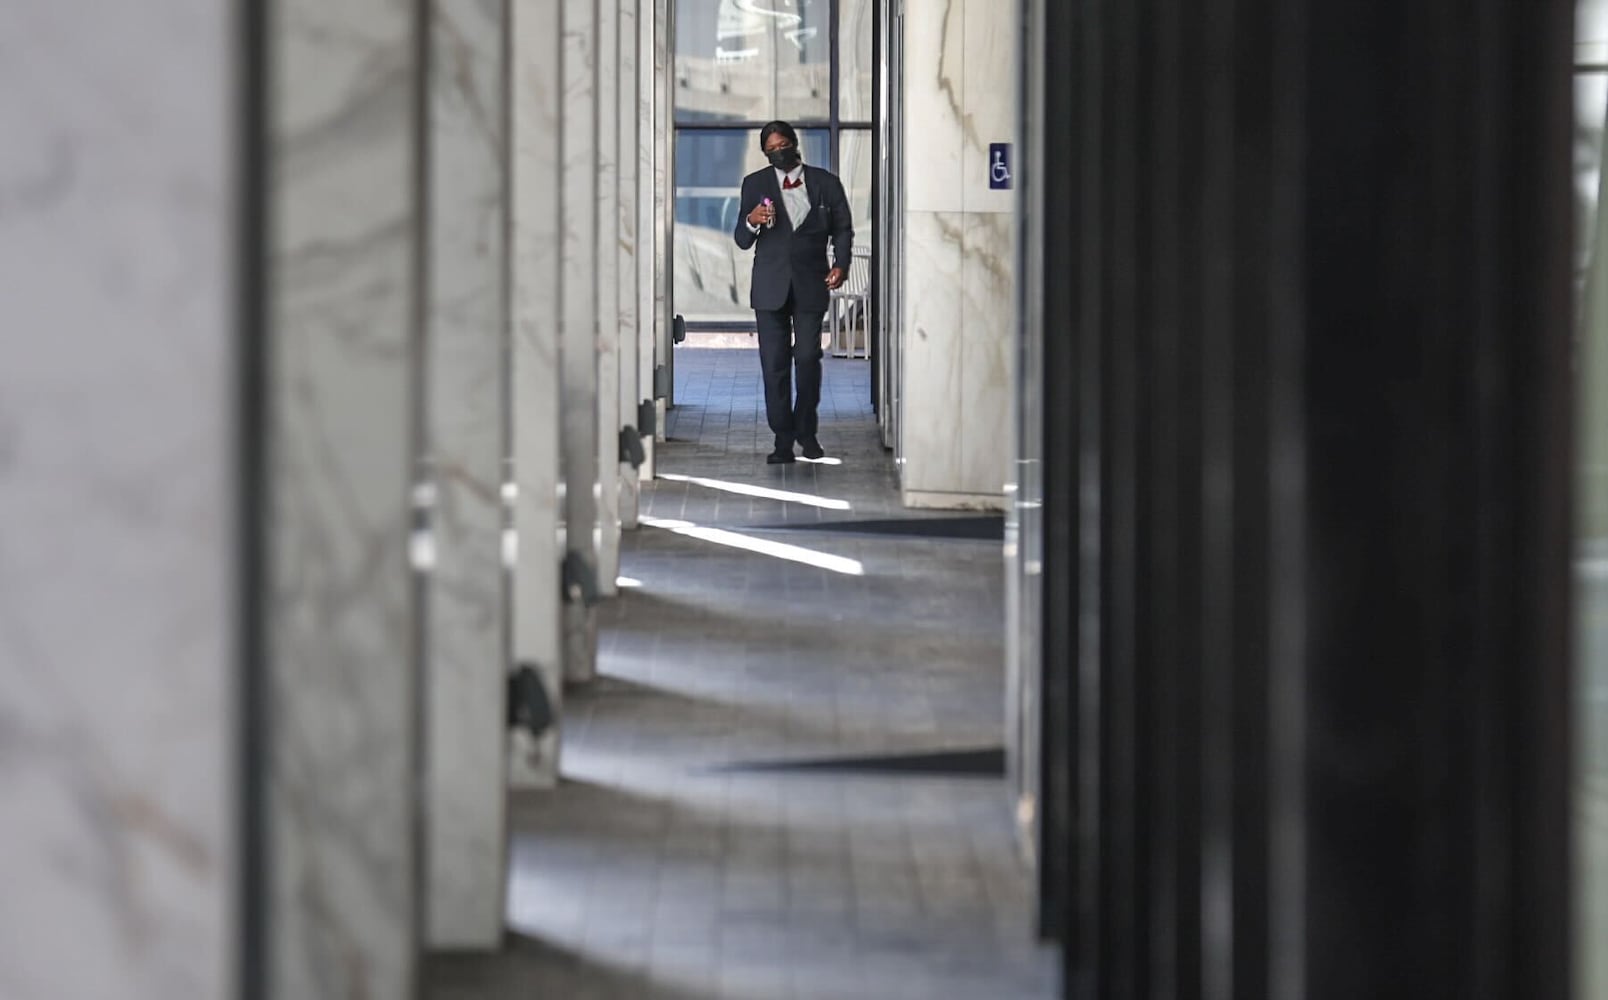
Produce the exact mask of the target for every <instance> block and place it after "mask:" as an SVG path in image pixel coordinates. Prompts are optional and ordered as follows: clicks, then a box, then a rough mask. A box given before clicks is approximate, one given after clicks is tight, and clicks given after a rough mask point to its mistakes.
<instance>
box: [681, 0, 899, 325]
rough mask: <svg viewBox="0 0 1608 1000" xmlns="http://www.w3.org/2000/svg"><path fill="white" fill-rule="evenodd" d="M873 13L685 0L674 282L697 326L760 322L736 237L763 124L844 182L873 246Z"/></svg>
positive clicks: (804, 4)
mask: <svg viewBox="0 0 1608 1000" xmlns="http://www.w3.org/2000/svg"><path fill="white" fill-rule="evenodd" d="M873 16H874V5H873V4H872V2H871V0H677V3H676V23H675V49H676V52H675V79H674V101H675V122H676V159H675V234H674V238H673V241H672V242H673V245H674V247H675V250H674V262H673V266H674V271H673V278H672V280H673V292H674V296H675V310H676V312H678V313H680V314H681V315H682V316H684V317H686V319H687V322H688V323H689V324H693V325H705V326H707V325H710V324H719V323H734V322H735V323H743V324H751V323H752V321H753V312H752V311H751V310H750V309H749V308H748V287H749V282H750V276H751V267H752V263H751V257H750V255H749V254H748V253H744V252H742V251H739V250H738V249H737V247H736V245H735V244H734V243H733V242H732V238H731V234H732V229H733V227H734V226H735V225H736V222H737V210H738V209H737V198H738V195H739V193H740V190H741V186H742V179H743V176H744V175H745V174H747V173H750V172H752V171H754V170H757V169H759V168H760V167H761V166H764V164H765V160H764V157H763V156H762V155H761V154H760V151H759V128H760V126H761V125H763V124H764V123H765V122H768V121H770V120H772V119H775V118H781V119H785V120H787V121H789V122H791V123H792V124H793V126H794V128H796V129H798V131H799V138H800V142H801V144H802V146H803V152H804V161H805V162H806V163H810V164H813V165H815V166H818V167H825V168H827V169H829V170H831V171H832V172H834V173H836V174H838V175H839V176H840V177H842V178H843V185H844V187H845V189H846V190H847V193H848V196H849V208H850V211H851V212H852V213H853V215H854V228H855V243H856V244H857V245H859V246H863V247H869V246H871V133H870V130H869V126H870V122H871V109H872V104H873V95H872V91H871V59H872V54H871V29H872V23H871V18H872V17H873ZM834 18H835V20H834ZM834 24H835V25H836V30H835V31H834V30H833V26H834ZM834 45H835V46H837V47H838V48H837V52H836V58H834V54H833V47H834ZM834 77H835V78H834ZM834 95H836V98H837V101H836V104H834V102H833V97H834Z"/></svg>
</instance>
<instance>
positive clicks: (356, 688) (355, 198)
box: [125, 0, 421, 1000]
mask: <svg viewBox="0 0 1608 1000" xmlns="http://www.w3.org/2000/svg"><path fill="white" fill-rule="evenodd" d="M420 27H421V26H420V24H419V19H418V17H417V12H416V10H415V7H414V5H413V4H412V3H409V2H407V0H348V2H345V3H341V4H328V3H324V2H321V0H281V2H279V3H276V4H274V5H272V7H271V23H270V32H271V37H272V40H271V44H270V50H271V52H272V53H273V59H274V65H273V68H272V73H271V79H272V80H273V81H274V90H273V93H272V95H271V100H270V102H269V106H270V108H271V109H272V113H273V120H272V123H271V130H272V143H273V162H272V183H273V195H272V198H271V205H270V211H271V215H272V227H271V230H270V231H271V232H272V233H273V235H274V237H275V241H274V244H273V246H272V248H271V254H272V259H271V265H270V266H271V275H270V283H271V291H270V303H269V336H270V338H271V350H270V357H271V367H270V371H269V379H270V382H269V392H268V400H267V406H268V416H269V421H270V423H271V438H270V443H271V451H270V464H269V473H268V485H269V491H270V496H269V502H270V503H271V505H272V513H271V516H270V518H269V520H268V522H267V524H268V525H270V526H271V528H272V536H271V537H270V539H269V543H268V547H267V551H268V560H269V567H268V571H267V572H268V579H267V581H266V592H267V600H268V601H269V608H268V612H267V613H268V616H269V620H268V650H269V659H268V663H269V672H270V677H269V685H270V690H271V695H272V707H271V714H270V720H271V724H272V729H271V733H270V755H271V757H270V776H269V789H268V793H267V794H268V802H267V803H266V810H267V814H268V815H269V816H270V817H271V820H270V838H271V843H270V846H269V849H270V856H271V858H272V865H271V873H272V886H271V894H272V901H271V913H270V914H269V918H270V926H271V928H272V938H271V940H272V943H273V955H272V958H271V963H270V966H271V968H270V975H271V985H270V991H271V994H272V995H273V996H274V997H276V998H282V1000H322V998H341V1000H349V998H358V997H363V998H376V1000H381V998H391V997H405V996H409V995H411V993H412V991H413V986H414V978H415V975H414V965H415V951H416V946H417V941H418V933H417V927H416V926H415V925H416V918H415V912H416V908H415V907H416V900H417V890H418V886H417V882H418V866H419V858H418V845H417V837H416V829H415V827H416V823H417V819H418V803H417V779H418V770H419V757H418V747H419V733H418V732H417V729H416V720H417V718H418V715H419V711H418V709H419V703H418V698H419V685H418V683H417V677H416V671H417V662H418V661H417V651H416V649H415V648H414V641H413V634H414V615H415V608H414V605H413V599H412V590H413V582H412V577H411V571H410V569H409V565H408V561H407V540H408V537H409V532H410V520H411V509H410V502H409V494H410V491H409V488H408V486H409V483H410V481H411V479H412V477H413V472H414V468H413V460H414V455H415V452H416V444H417V442H415V441H414V440H413V432H412V426H413V415H414V414H415V412H416V407H417V406H418V405H419V402H420V401H419V400H417V399H415V398H414V393H413V385H414V379H415V371H416V369H415V365H416V364H417V363H418V360H419V359H418V358H417V357H416V356H415V353H414V344H415V342H416V332H417V322H418V316H417V313H416V308H415V304H414V303H415V289H416V288H417V287H418V282H419V279H420V275H418V274H417V273H416V265H415V252H416V248H417V240H418V232H419V225H418V224H419V218H418V205H419V202H420V198H419V195H420V192H419V191H418V189H417V174H418V170H417V160H416V157H417V149H418V141H417V140H418V135H417V129H416V126H417V122H416V120H415V107H416V102H415V95H416V90H415V88H416V87H417V86H418V85H419V67H418V65H417V45H416V41H417V38H418V35H417V32H418V31H419V30H420ZM125 44H126V43H125Z"/></svg>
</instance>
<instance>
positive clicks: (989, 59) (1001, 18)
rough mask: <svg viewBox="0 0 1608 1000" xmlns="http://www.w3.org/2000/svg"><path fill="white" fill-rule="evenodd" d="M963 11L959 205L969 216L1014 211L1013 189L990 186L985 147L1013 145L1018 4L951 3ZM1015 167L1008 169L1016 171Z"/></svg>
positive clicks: (969, 0)
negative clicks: (962, 140) (959, 4)
mask: <svg viewBox="0 0 1608 1000" xmlns="http://www.w3.org/2000/svg"><path fill="white" fill-rule="evenodd" d="M953 2H955V3H961V2H964V3H965V6H966V13H965V17H964V18H963V22H964V25H965V27H964V38H963V39H962V43H961V44H962V49H963V52H964V59H965V62H966V70H965V74H964V75H965V79H964V81H963V82H962V87H961V93H962V98H961V107H962V108H964V110H965V115H964V118H963V121H964V123H965V127H964V128H963V129H962V135H963V137H964V139H965V144H964V145H963V146H961V152H960V167H961V170H960V176H961V188H960V189H961V205H962V207H963V208H964V209H965V210H966V211H968V212H999V213H1002V214H1006V215H1011V214H1014V213H1015V212H1016V188H1014V187H1013V188H1012V189H1011V190H995V189H993V188H991V187H989V159H988V155H989V153H988V147H989V145H990V144H992V143H996V142H1008V143H1011V144H1012V146H1011V149H1012V152H1013V153H1019V151H1020V143H1018V142H1017V141H1016V101H1017V79H1016V78H1017V63H1016V31H1017V25H1018V24H1019V23H1020V18H1019V17H1017V15H1016V11H1017V8H1018V7H1019V6H1020V0H1007V2H1005V3H1000V2H998V0H994V2H985V0H953ZM1015 168H1016V164H1015V163H1012V164H1011V169H1013V170H1014V169H1015Z"/></svg>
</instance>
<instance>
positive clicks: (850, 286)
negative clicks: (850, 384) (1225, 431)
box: [827, 247, 871, 358]
mask: <svg viewBox="0 0 1608 1000" xmlns="http://www.w3.org/2000/svg"><path fill="white" fill-rule="evenodd" d="M870 296H871V248H870V247H855V248H854V255H853V258H852V259H851V260H850V262H849V276H848V278H847V279H846V280H845V281H844V282H843V285H842V287H840V288H838V289H837V290H836V291H834V292H833V293H832V302H831V306H830V307H829V308H828V309H827V319H828V322H829V324H830V329H831V334H832V340H831V344H832V348H831V350H832V356H833V357H834V358H869V357H870V356H871V349H870V346H869V341H870V337H869V336H868V335H867V332H866V327H867V325H868V323H867V320H866V317H867V313H868V309H869V305H870ZM857 332H858V335H857Z"/></svg>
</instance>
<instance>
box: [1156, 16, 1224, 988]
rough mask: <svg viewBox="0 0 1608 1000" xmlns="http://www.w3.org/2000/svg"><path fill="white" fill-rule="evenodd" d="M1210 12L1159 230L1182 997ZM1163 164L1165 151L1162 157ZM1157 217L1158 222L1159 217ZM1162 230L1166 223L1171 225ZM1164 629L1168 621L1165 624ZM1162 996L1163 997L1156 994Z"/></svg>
mask: <svg viewBox="0 0 1608 1000" xmlns="http://www.w3.org/2000/svg"><path fill="white" fill-rule="evenodd" d="M1210 16H1211V14H1210V11H1209V10H1207V9H1206V7H1205V6H1204V5H1201V4H1187V5H1183V6H1182V7H1180V8H1179V10H1178V18H1179V22H1180V23H1179V28H1178V32H1179V36H1180V41H1179V51H1178V62H1177V67H1178V81H1179V82H1178V88H1179V89H1178V92H1177V94H1176V95H1174V97H1175V100H1176V101H1177V104H1178V123H1177V128H1178V141H1177V155H1176V157H1175V158H1173V159H1172V166H1171V169H1170V170H1169V171H1168V174H1169V176H1168V184H1167V186H1168V188H1169V189H1171V190H1173V191H1176V198H1177V205H1178V211H1177V214H1176V216H1175V217H1174V218H1173V219H1172V220H1170V222H1171V228H1170V231H1169V232H1168V233H1166V234H1163V233H1160V232H1158V235H1157V240H1158V242H1159V241H1161V240H1164V239H1169V238H1170V239H1171V241H1172V242H1173V244H1174V246H1175V247H1176V250H1175V251H1174V257H1175V261H1176V264H1175V266H1176V268H1177V272H1176V273H1177V284H1178V320H1177V324H1178V327H1177V331H1176V335H1175V337H1174V338H1173V343H1174V345H1175V350H1176V352H1177V365H1176V370H1175V375H1174V377H1173V379H1172V380H1171V383H1170V386H1171V395H1172V399H1173V402H1172V406H1173V408H1174V409H1175V410H1176V412H1177V414H1178V417H1177V420H1178V442H1177V448H1176V457H1175V461H1176V463H1177V471H1176V491H1177V506H1178V541H1177V560H1178V580H1177V592H1176V595H1175V597H1174V609H1175V610H1174V617H1173V619H1172V621H1171V623H1170V624H1171V626H1172V628H1173V630H1174V631H1175V633H1176V635H1177V645H1176V650H1177V651H1176V654H1175V656H1176V661H1175V663H1174V665H1173V666H1174V669H1173V675H1172V684H1171V692H1170V694H1171V697H1172V699H1173V702H1174V706H1175V708H1174V712H1173V716H1172V719H1173V728H1172V732H1171V734H1170V735H1171V741H1172V744H1173V747H1174V749H1175V759H1174V763H1173V767H1174V769H1175V771H1174V779H1173V782H1172V786H1171V788H1170V789H1169V791H1170V796H1171V798H1173V800H1174V801H1175V809H1176V812H1177V839H1176V857H1175V860H1174V862H1173V864H1174V867H1175V872H1176V875H1175V878H1176V884H1177V902H1176V904H1175V908H1176V917H1175V921H1174V923H1175V926H1176V931H1175V935H1176V940H1177V946H1176V947H1177V959H1176V964H1177V974H1176V992H1175V993H1173V994H1172V996H1175V997H1178V998H1181V1000H1197V998H1199V997H1201V996H1202V969H1203V967H1202V962H1203V955H1202V950H1201V949H1202V936H1201V928H1202V913H1201V899H1202V897H1201V845H1202V836H1201V832H1202V828H1201V801H1202V794H1203V791H1204V784H1203V783H1204V772H1203V770H1202V766H1201V762H1202V752H1203V746H1202V742H1201V740H1202V732H1203V731H1202V727H1201V722H1202V710H1201V705H1202V702H1201V698H1202V692H1203V686H1202V683H1201V664H1202V657H1201V649H1202V641H1203V636H1204V632H1203V628H1204V618H1203V613H1204V604H1203V601H1202V594H1203V592H1204V590H1203V580H1204V577H1203V575H1202V574H1203V572H1204V563H1203V551H1204V550H1203V543H1204V537H1205V536H1204V524H1203V520H1202V517H1203V512H1204V503H1205V495H1206V494H1205V466H1204V461H1203V457H1204V454H1205V449H1204V444H1205V437H1204V427H1205V420H1204V415H1205V410H1204V406H1205V394H1204V387H1203V384H1202V381H1201V371H1202V356H1201V344H1202V336H1201V325H1200V318H1201V316H1202V314H1203V304H1204V302H1205V297H1204V296H1205V271H1204V268H1203V266H1202V265H1203V262H1204V260H1205V253H1206V250H1205V246H1206V231H1205V228H1204V227H1205V218H1206V212H1207V205H1208V201H1209V199H1208V192H1207V189H1206V185H1205V172H1204V170H1203V166H1204V163H1205V160H1206V138H1207V135H1208V132H1207V129H1206V126H1205V121H1204V110H1205V67H1206V62H1205V58H1204V50H1203V46H1202V45H1201V44H1200V42H1201V39H1202V38H1203V37H1204V33H1205V22H1206V19H1207V18H1208V17H1210ZM1157 155H1158V159H1159V158H1161V157H1162V156H1163V155H1164V154H1163V153H1162V152H1161V151H1160V150H1158V153H1157ZM1159 219H1160V216H1159V215H1158V220H1159ZM1159 224H1160V225H1167V224H1168V223H1167V222H1165V221H1162V222H1159ZM1162 624H1163V627H1165V626H1166V624H1167V623H1162ZM1157 995H1158V996H1164V995H1165V994H1157Z"/></svg>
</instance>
